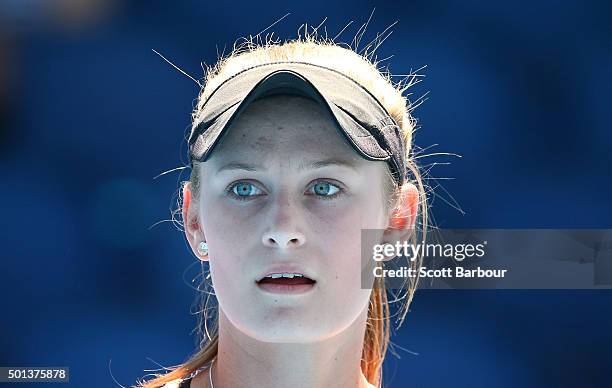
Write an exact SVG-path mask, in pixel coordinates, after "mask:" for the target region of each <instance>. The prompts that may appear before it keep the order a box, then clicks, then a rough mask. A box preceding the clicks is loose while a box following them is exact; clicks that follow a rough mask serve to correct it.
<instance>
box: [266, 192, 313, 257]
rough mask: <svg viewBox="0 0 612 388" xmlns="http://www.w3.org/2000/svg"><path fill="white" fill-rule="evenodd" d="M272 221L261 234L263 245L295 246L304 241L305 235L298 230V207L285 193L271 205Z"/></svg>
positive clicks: (284, 247) (282, 247)
mask: <svg viewBox="0 0 612 388" xmlns="http://www.w3.org/2000/svg"><path fill="white" fill-rule="evenodd" d="M271 207H272V209H271V210H270V216H271V219H272V222H271V224H270V227H269V228H268V230H267V231H266V232H265V233H264V234H263V236H262V242H263V244H264V246H267V247H271V248H281V249H286V248H297V247H299V246H302V245H303V244H304V242H305V236H304V234H303V233H302V232H300V231H299V226H298V225H299V222H298V219H299V217H298V216H299V215H298V214H297V213H298V209H297V207H296V206H295V205H292V204H291V203H290V201H289V200H288V199H287V197H286V196H285V195H283V196H279V198H277V199H276V200H275V201H274V203H273V204H272V205H271Z"/></svg>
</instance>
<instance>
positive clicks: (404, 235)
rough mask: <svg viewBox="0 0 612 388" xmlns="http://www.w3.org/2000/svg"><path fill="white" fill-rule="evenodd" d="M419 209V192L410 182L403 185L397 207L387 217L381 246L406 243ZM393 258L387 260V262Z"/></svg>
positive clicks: (412, 231) (412, 230)
mask: <svg viewBox="0 0 612 388" xmlns="http://www.w3.org/2000/svg"><path fill="white" fill-rule="evenodd" d="M418 208H419V191H418V190H417V188H416V186H415V185H414V184H412V183H411V182H407V183H404V184H403V185H402V187H401V189H400V193H399V196H398V206H397V208H396V209H394V210H393V211H392V212H391V214H390V215H389V219H388V224H387V225H388V226H387V228H386V229H385V231H384V233H383V235H382V241H381V243H382V244H391V245H395V244H396V243H397V242H398V241H399V242H400V244H403V243H404V241H408V239H409V238H410V236H411V235H412V233H414V227H415V222H416V215H417V211H418ZM390 259H393V257H389V258H387V260H390Z"/></svg>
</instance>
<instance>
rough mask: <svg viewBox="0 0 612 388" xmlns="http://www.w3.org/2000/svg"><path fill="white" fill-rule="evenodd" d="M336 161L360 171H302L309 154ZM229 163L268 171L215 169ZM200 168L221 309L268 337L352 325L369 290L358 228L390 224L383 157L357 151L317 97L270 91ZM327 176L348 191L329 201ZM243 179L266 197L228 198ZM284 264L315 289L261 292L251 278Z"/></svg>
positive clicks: (303, 335)
mask: <svg viewBox="0 0 612 388" xmlns="http://www.w3.org/2000/svg"><path fill="white" fill-rule="evenodd" d="M330 157H334V158H342V159H345V160H349V161H352V162H353V163H355V165H356V166H357V170H358V171H357V172H354V171H352V170H350V169H347V168H342V167H336V166H330V167H325V168H323V169H318V170H306V171H298V166H299V165H300V162H301V161H303V160H304V159H306V160H323V159H327V158H330ZM230 161H239V162H242V163H249V164H259V165H263V166H264V167H265V169H264V170H262V171H257V172H248V171H234V172H231V173H226V174H222V175H218V176H217V175H215V172H216V171H217V170H218V168H219V167H221V166H222V165H224V164H226V163H227V162H230ZM202 166H203V168H202V169H201V176H200V179H201V182H202V184H201V195H200V202H199V203H198V214H199V216H200V219H201V220H202V221H201V224H202V231H203V233H204V234H205V236H206V241H207V242H208V244H209V249H210V250H209V256H210V265H211V272H212V279H213V283H214V287H215V293H216V295H217V299H218V300H219V306H220V309H221V310H222V311H223V313H224V314H225V316H227V318H228V319H229V320H230V321H231V322H232V324H233V326H234V327H236V328H237V329H239V330H240V331H241V332H243V333H245V334H247V335H248V336H250V337H253V338H256V339H258V340H261V341H266V342H311V341H319V340H322V339H325V338H327V337H329V336H332V335H334V334H336V333H338V332H339V331H341V330H344V329H346V328H347V327H348V326H349V325H351V323H352V322H354V321H355V320H356V319H357V317H358V316H359V315H360V313H361V312H362V311H363V310H364V308H367V305H368V301H369V295H370V290H367V289H362V288H361V251H360V249H361V247H360V238H361V229H362V228H370V229H384V227H385V222H386V220H387V216H388V215H387V214H385V213H384V209H383V202H384V201H383V198H382V193H381V190H380V187H381V184H382V182H383V180H384V172H385V164H384V162H378V161H369V160H366V159H364V158H362V157H361V156H359V155H358V154H357V153H356V151H355V150H354V149H353V148H352V147H351V146H350V145H349V144H348V142H347V141H346V140H345V139H344V138H343V137H342V135H341V134H340V133H339V132H338V130H337V128H336V127H335V124H334V123H333V121H332V119H331V118H330V117H329V116H328V113H327V112H326V111H325V110H323V108H322V107H320V106H319V105H318V104H317V103H315V102H314V101H311V100H308V99H304V98H302V97H297V96H291V97H288V96H273V97H267V98H264V99H261V100H257V101H254V102H253V103H252V104H251V105H249V106H248V107H247V108H246V109H245V111H244V112H243V113H242V114H241V116H240V117H238V119H237V120H236V121H235V122H234V124H233V125H232V127H231V128H229V132H228V133H227V134H226V136H225V137H224V138H223V139H222V141H221V143H219V145H218V146H217V148H216V149H215V151H214V152H213V154H212V156H211V158H210V159H209V161H207V162H205V163H203V164H202ZM321 180H323V181H324V182H330V183H332V184H333V185H335V186H337V187H341V188H344V189H345V192H344V193H340V194H339V195H338V196H337V197H335V198H332V199H329V200H326V199H322V196H317V195H315V194H314V193H313V188H312V187H313V186H314V183H316V182H318V181H321ZM241 181H247V182H248V183H251V184H253V186H254V187H256V188H257V189H260V190H261V192H262V193H263V195H260V196H258V197H257V196H255V197H249V198H254V199H248V200H246V201H240V200H237V199H234V198H231V197H230V196H229V195H228V194H227V193H226V192H225V189H226V188H227V187H229V186H230V185H232V184H234V183H235V182H241ZM270 241H273V243H269V242H270ZM287 260H289V261H294V262H300V263H303V264H304V265H305V266H306V267H307V268H309V269H310V270H311V271H312V272H313V273H314V274H316V280H317V287H316V289H315V290H314V292H313V293H312V294H311V295H310V296H308V297H304V298H302V299H300V300H299V301H297V302H296V301H292V300H289V299H287V298H273V297H270V296H266V295H263V294H262V292H261V291H260V290H259V289H258V288H257V286H256V284H255V282H254V279H255V278H256V277H257V275H258V274H260V273H261V271H263V270H265V269H266V267H267V266H268V265H269V264H270V263H272V262H278V261H287Z"/></svg>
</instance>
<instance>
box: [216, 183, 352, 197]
mask: <svg viewBox="0 0 612 388" xmlns="http://www.w3.org/2000/svg"><path fill="white" fill-rule="evenodd" d="M319 182H325V183H329V184H330V185H332V186H334V187H336V188H338V192H337V193H334V194H332V195H317V194H313V195H314V196H316V197H318V198H320V199H322V200H325V201H327V200H331V199H334V198H336V197H337V196H339V195H340V194H343V193H344V188H342V187H341V186H340V185H337V184H334V183H332V182H331V181H329V180H326V179H319V180H316V181H314V183H313V184H312V185H310V186H309V187H314V186H315V185H316V184H317V183H319ZM240 183H248V184H251V185H253V186H255V185H254V184H253V183H251V182H249V181H237V182H234V183H232V184H230V185H229V186H228V187H227V188H226V189H225V193H226V194H227V195H229V196H230V197H232V198H234V199H236V200H238V201H250V200H251V199H252V198H253V197H259V195H253V196H243V195H236V194H235V193H234V187H235V186H236V185H238V184H240ZM260 190H261V189H260Z"/></svg>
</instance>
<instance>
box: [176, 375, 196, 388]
mask: <svg viewBox="0 0 612 388" xmlns="http://www.w3.org/2000/svg"><path fill="white" fill-rule="evenodd" d="M192 378H193V377H190V378H188V379H185V380H183V381H181V384H180V385H179V388H191V379H192Z"/></svg>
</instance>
